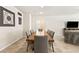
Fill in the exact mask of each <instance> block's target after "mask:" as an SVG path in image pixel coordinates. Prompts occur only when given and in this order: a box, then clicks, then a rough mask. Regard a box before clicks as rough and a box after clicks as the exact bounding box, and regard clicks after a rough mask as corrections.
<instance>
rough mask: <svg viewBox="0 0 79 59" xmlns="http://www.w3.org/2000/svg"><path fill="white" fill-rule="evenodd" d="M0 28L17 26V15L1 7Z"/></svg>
mask: <svg viewBox="0 0 79 59" xmlns="http://www.w3.org/2000/svg"><path fill="white" fill-rule="evenodd" d="M0 26H15V13H13V12H12V11H10V10H8V9H6V8H4V7H2V6H0Z"/></svg>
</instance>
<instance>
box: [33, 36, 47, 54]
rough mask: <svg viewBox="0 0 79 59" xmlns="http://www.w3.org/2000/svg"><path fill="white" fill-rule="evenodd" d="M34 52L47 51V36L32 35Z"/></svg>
mask: <svg viewBox="0 0 79 59" xmlns="http://www.w3.org/2000/svg"><path fill="white" fill-rule="evenodd" d="M34 39H35V40H34V52H35V53H48V37H47V36H35V37H34Z"/></svg>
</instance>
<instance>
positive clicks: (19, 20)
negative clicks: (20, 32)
mask: <svg viewBox="0 0 79 59" xmlns="http://www.w3.org/2000/svg"><path fill="white" fill-rule="evenodd" d="M18 15H19V16H18V24H19V25H21V24H22V14H21V13H20V12H18Z"/></svg>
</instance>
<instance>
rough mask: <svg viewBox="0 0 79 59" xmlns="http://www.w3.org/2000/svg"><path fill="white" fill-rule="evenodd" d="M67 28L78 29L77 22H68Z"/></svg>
mask: <svg viewBox="0 0 79 59" xmlns="http://www.w3.org/2000/svg"><path fill="white" fill-rule="evenodd" d="M67 28H78V21H68V22H67Z"/></svg>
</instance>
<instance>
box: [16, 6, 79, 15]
mask: <svg viewBox="0 0 79 59" xmlns="http://www.w3.org/2000/svg"><path fill="white" fill-rule="evenodd" d="M15 7H16V8H17V9H19V10H21V11H22V12H24V13H25V12H30V13H32V14H33V15H40V12H43V14H44V15H52V16H58V15H71V14H77V13H79V6H44V7H43V8H41V7H40V6H15Z"/></svg>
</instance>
